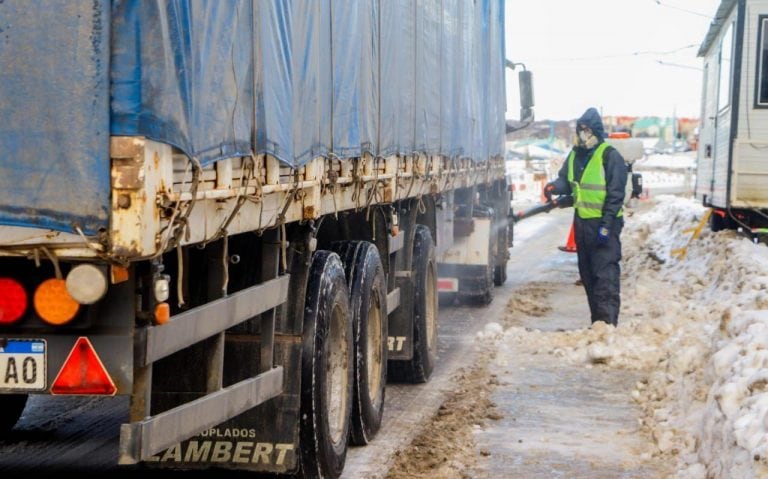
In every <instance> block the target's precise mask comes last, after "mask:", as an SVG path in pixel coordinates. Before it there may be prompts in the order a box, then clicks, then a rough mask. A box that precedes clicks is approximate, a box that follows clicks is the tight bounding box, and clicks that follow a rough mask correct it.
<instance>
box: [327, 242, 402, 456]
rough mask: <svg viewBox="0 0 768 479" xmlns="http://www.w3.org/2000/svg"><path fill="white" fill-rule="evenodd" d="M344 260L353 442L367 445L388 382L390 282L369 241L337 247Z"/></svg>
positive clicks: (381, 409) (378, 418)
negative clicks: (351, 357)
mask: <svg viewBox="0 0 768 479" xmlns="http://www.w3.org/2000/svg"><path fill="white" fill-rule="evenodd" d="M333 249H334V251H336V252H337V253H338V254H339V256H340V257H341V261H342V262H343V263H344V271H345V272H346V274H347V284H348V286H349V298H350V299H349V304H350V308H351V313H352V331H353V337H354V339H355V345H354V348H355V349H354V351H355V354H354V357H355V383H354V395H353V396H354V399H353V401H352V431H351V433H352V444H354V445H357V446H363V445H365V444H368V442H370V440H371V439H373V437H374V436H375V435H376V433H377V432H378V431H379V428H380V427H381V417H382V415H383V414H384V388H385V386H386V383H387V329H388V328H387V326H388V321H387V293H386V289H387V281H386V279H385V278H384V267H383V266H382V265H381V258H380V257H379V250H378V249H376V246H374V245H373V244H371V243H368V242H367V241H343V242H339V243H336V245H335V246H334V248H333Z"/></svg>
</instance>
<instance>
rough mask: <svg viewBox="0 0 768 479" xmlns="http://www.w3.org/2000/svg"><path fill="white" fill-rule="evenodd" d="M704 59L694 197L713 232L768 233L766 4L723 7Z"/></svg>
mask: <svg viewBox="0 0 768 479" xmlns="http://www.w3.org/2000/svg"><path fill="white" fill-rule="evenodd" d="M699 56H700V57H702V58H703V59H704V78H703V94H702V111H701V129H700V138H699V152H698V161H697V174H696V187H695V194H696V197H697V198H699V199H701V201H702V202H703V204H704V205H705V206H709V207H712V208H713V212H714V214H713V215H712V216H711V220H710V221H711V222H710V226H711V228H712V229H713V230H715V231H717V230H719V229H723V228H732V229H735V228H741V229H742V230H743V231H745V232H748V233H752V234H754V235H760V234H763V233H765V231H766V230H765V228H766V227H768V214H767V211H768V1H765V0H723V1H722V2H721V3H720V6H719V8H718V9H717V13H716V14H715V17H714V20H713V21H712V24H711V26H710V28H709V31H708V32H707V35H706V37H705V38H704V42H703V43H702V45H701V48H700V49H699Z"/></svg>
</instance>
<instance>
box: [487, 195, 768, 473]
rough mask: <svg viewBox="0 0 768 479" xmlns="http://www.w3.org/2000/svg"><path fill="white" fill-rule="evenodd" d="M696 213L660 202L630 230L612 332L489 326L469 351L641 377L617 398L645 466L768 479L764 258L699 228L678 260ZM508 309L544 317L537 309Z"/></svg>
mask: <svg viewBox="0 0 768 479" xmlns="http://www.w3.org/2000/svg"><path fill="white" fill-rule="evenodd" d="M704 212H705V209H704V208H703V207H701V206H700V205H699V204H698V203H697V202H696V201H695V200H691V199H685V198H679V197H673V196H660V197H657V198H655V199H654V200H653V204H651V205H646V206H645V207H644V208H640V209H638V210H637V211H636V212H635V213H634V215H632V216H630V217H628V218H627V222H626V227H625V230H624V233H623V235H622V239H623V242H624V260H623V262H622V288H623V291H622V312H621V317H620V320H619V322H620V324H619V327H618V328H613V327H610V326H607V325H604V324H603V323H597V324H595V325H594V326H593V327H592V328H591V329H590V328H585V329H577V330H571V331H541V330H530V329H526V328H522V327H514V326H513V327H508V328H506V329H504V326H503V325H502V324H500V323H499V322H494V323H490V324H488V325H487V326H486V328H485V329H484V330H483V331H482V332H481V333H479V334H478V339H479V340H480V341H496V342H498V345H499V348H498V351H499V358H498V359H497V360H498V361H510V362H512V361H514V358H504V351H506V350H510V351H511V350H514V349H515V348H512V347H505V345H507V346H512V345H515V346H516V347H517V350H518V351H519V350H520V348H521V347H522V348H524V349H525V350H527V351H529V352H531V353H532V354H547V355H553V356H555V357H558V358H562V360H566V361H569V362H570V363H572V364H579V363H583V364H585V365H586V366H587V367H605V368H618V369H626V370H632V371H637V372H640V373H642V374H641V377H642V378H643V379H641V380H639V381H637V383H636V384H635V387H634V388H631V390H627V391H626V394H627V396H628V399H629V398H631V399H629V400H632V401H634V402H635V403H636V404H637V406H638V407H639V408H640V409H641V410H642V411H643V419H642V424H641V427H642V428H643V429H644V430H645V431H646V432H648V433H649V434H650V435H651V437H653V441H654V444H653V445H654V447H653V451H652V452H651V454H652V456H653V457H657V458H662V459H665V460H667V461H669V462H671V463H673V464H674V463H675V462H676V464H677V467H676V471H677V472H676V477H678V478H681V479H694V478H701V477H712V478H734V477H766V476H768V311H766V310H768V248H766V246H765V245H762V244H754V243H753V242H752V241H750V240H749V239H747V238H744V237H741V236H738V235H737V234H736V233H735V232H731V231H727V232H720V233H712V232H710V231H709V230H708V229H707V228H706V226H705V228H704V229H703V231H702V235H701V237H700V238H699V239H697V240H695V241H691V242H690V244H689V247H688V250H687V255H686V257H685V258H684V259H682V260H681V259H678V258H677V257H675V256H674V255H673V250H675V249H676V248H682V247H685V246H686V245H687V244H688V243H689V239H690V236H691V234H690V232H689V233H684V230H685V229H687V228H691V227H695V226H696V225H697V224H698V223H699V220H700V219H701V218H702V215H703V214H704ZM521 296H525V295H521ZM514 307H516V308H520V307H523V308H528V310H529V313H528V314H530V315H537V314H543V313H546V311H539V310H538V309H537V308H540V306H536V301H535V300H534V301H533V302H532V303H531V304H527V305H526V304H515V305H514ZM761 310H762V311H761ZM502 323H503V322H502Z"/></svg>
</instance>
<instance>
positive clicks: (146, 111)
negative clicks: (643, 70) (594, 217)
mask: <svg viewBox="0 0 768 479" xmlns="http://www.w3.org/2000/svg"><path fill="white" fill-rule="evenodd" d="M340 4H343V5H340ZM503 8H504V3H503V0H483V1H479V2H461V1H444V2H418V3H414V2H411V1H410V0H387V1H386V2H375V1H372V0H371V1H359V2H357V1H356V2H340V1H338V0H318V1H314V0H313V1H294V2H289V3H284V2H273V1H266V0H265V1H252V0H235V1H231V2H217V1H213V0H211V1H196V2H191V1H189V2H188V1H183V0H180V1H176V2H154V1H142V2H133V1H125V2H111V1H109V0H88V1H85V0H82V1H71V0H70V1H55V2H46V4H45V5H40V4H38V3H36V2H28V1H25V0H5V1H3V2H0V18H12V19H13V22H10V23H9V26H8V27H7V28H6V25H5V22H3V27H4V28H5V33H4V34H3V47H2V48H0V115H1V116H2V118H3V122H2V123H1V124H0V430H5V431H7V430H8V429H10V428H12V427H13V426H14V423H16V421H17V419H18V418H19V417H20V415H21V413H22V410H23V408H24V405H25V402H26V400H27V397H28V395H31V394H79V395H107V396H109V395H129V396H130V411H129V422H128V423H126V424H124V425H123V426H122V429H121V434H120V455H119V458H116V459H117V460H119V462H120V463H121V464H134V463H137V462H147V463H154V464H155V465H156V466H158V467H172V468H179V469H186V468H196V467H208V466H217V467H226V468H233V469H251V470H258V471H267V472H275V473H293V472H301V473H303V474H304V475H305V476H308V477H336V476H338V475H340V474H341V471H342V469H343V467H344V461H345V456H346V451H347V444H348V442H350V441H351V442H352V443H354V444H366V443H367V442H368V441H370V440H371V438H372V437H374V435H375V434H376V432H377V431H378V429H379V428H380V425H381V421H382V414H383V407H384V397H385V389H386V388H385V387H386V383H387V382H389V381H401V382H402V381H404V382H412V383H418V382H424V381H427V380H428V379H429V377H430V374H431V372H432V370H433V368H434V366H435V362H436V361H437V355H436V351H437V342H438V338H437V324H436V322H437V315H438V309H437V307H438V306H437V305H438V302H437V298H438V291H439V290H445V291H446V293H447V294H454V293H455V294H459V295H464V296H466V297H469V298H476V299H479V300H481V301H489V300H490V298H491V297H492V292H493V287H494V284H501V283H502V282H503V281H504V279H505V276H506V261H507V253H508V252H507V246H508V244H509V239H508V237H509V236H510V233H509V232H508V230H509V228H508V225H507V215H508V212H509V199H510V198H509V192H508V188H507V184H506V180H505V168H504V158H503V153H504V135H505V111H504V110H505V108H504V104H505V91H504V88H505V87H504V68H505V58H504V43H503V42H504V25H503V18H504V15H503ZM512 65H513V66H514V64H512ZM524 73H525V75H523V76H521V78H522V79H523V82H524V85H521V86H522V89H523V90H525V91H528V92H531V91H532V89H531V85H530V83H529V81H530V72H524ZM523 100H524V104H523V109H522V110H523V116H524V117H527V118H531V117H532V115H531V113H532V109H531V107H532V106H533V101H532V95H531V94H529V95H524V98H523ZM439 277H440V278H439Z"/></svg>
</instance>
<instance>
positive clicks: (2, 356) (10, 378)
mask: <svg viewBox="0 0 768 479" xmlns="http://www.w3.org/2000/svg"><path fill="white" fill-rule="evenodd" d="M46 355H47V353H46V348H45V341H43V340H41V339H5V340H4V339H2V338H0V390H5V391H41V390H43V389H45V385H46V384H45V374H46V368H45V360H46Z"/></svg>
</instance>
